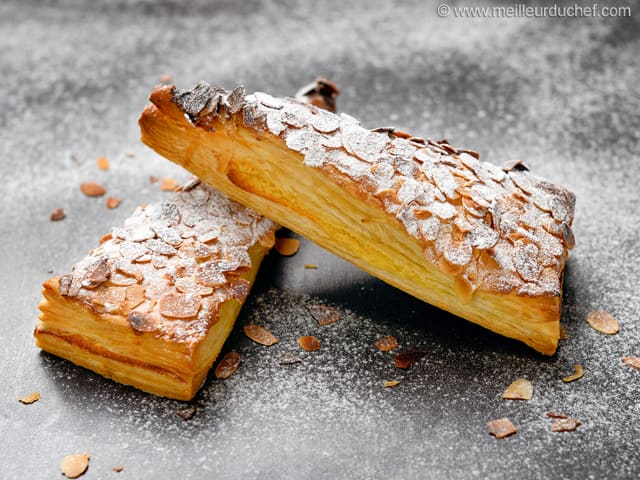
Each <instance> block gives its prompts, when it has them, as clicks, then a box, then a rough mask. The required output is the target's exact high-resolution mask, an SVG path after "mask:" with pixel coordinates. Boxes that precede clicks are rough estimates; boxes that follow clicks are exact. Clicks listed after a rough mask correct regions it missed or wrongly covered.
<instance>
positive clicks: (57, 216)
mask: <svg viewBox="0 0 640 480" xmlns="http://www.w3.org/2000/svg"><path fill="white" fill-rule="evenodd" d="M66 216H67V214H66V213H64V210H63V209H61V208H56V209H55V210H54V211H53V212H51V215H50V216H49V218H50V219H51V221H52V222H58V221H60V220H62V219H64V218H65V217H66Z"/></svg>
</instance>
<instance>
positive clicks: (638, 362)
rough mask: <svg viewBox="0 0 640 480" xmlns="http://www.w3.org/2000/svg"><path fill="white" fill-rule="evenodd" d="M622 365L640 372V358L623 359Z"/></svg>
mask: <svg viewBox="0 0 640 480" xmlns="http://www.w3.org/2000/svg"><path fill="white" fill-rule="evenodd" d="M622 363H624V364H626V365H629V366H630V367H633V368H635V369H636V370H640V357H629V356H627V357H622Z"/></svg>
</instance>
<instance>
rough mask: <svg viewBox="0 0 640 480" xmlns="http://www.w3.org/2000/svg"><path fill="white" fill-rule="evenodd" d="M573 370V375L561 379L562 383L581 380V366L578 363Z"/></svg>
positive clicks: (582, 371) (582, 372) (582, 370)
mask: <svg viewBox="0 0 640 480" xmlns="http://www.w3.org/2000/svg"><path fill="white" fill-rule="evenodd" d="M573 368H574V369H575V373H574V374H572V375H569V376H567V377H562V381H563V382H564V383H569V382H574V381H576V380H579V379H581V378H582V377H583V376H584V368H582V365H580V364H579V363H578V364H576V365H574V366H573Z"/></svg>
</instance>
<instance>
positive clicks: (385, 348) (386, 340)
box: [374, 336, 398, 352]
mask: <svg viewBox="0 0 640 480" xmlns="http://www.w3.org/2000/svg"><path fill="white" fill-rule="evenodd" d="M374 345H375V346H376V348H377V349H378V350H380V351H381V352H390V351H391V350H395V349H396V348H398V339H397V338H396V337H392V336H388V337H382V338H381V339H380V340H378V341H377V342H376V343H374Z"/></svg>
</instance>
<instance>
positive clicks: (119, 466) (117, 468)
mask: <svg viewBox="0 0 640 480" xmlns="http://www.w3.org/2000/svg"><path fill="white" fill-rule="evenodd" d="M111 470H113V471H114V472H116V473H120V472H121V471H122V470H124V467H123V466H122V465H118V466H117V467H113V468H112V469H111Z"/></svg>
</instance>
